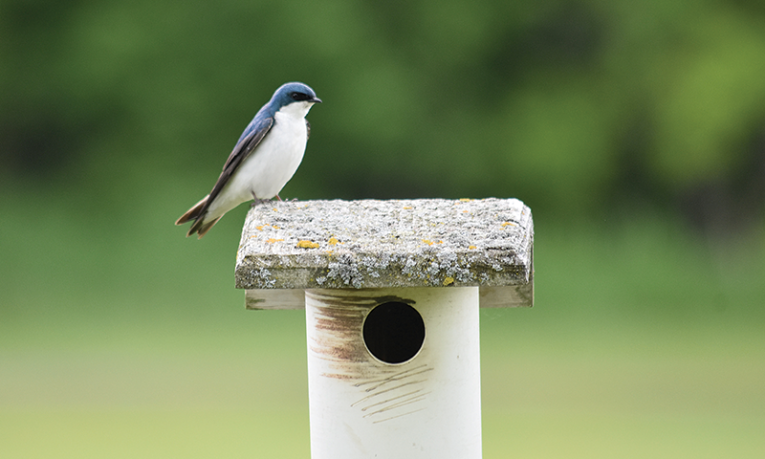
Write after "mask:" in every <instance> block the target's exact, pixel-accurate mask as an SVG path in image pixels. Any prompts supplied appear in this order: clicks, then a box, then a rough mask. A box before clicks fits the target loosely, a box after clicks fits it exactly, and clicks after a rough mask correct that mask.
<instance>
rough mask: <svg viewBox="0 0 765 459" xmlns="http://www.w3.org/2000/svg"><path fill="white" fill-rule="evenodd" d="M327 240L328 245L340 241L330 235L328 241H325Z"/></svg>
mask: <svg viewBox="0 0 765 459" xmlns="http://www.w3.org/2000/svg"><path fill="white" fill-rule="evenodd" d="M327 242H328V243H329V245H337V244H338V242H340V241H338V240H337V239H335V238H333V237H331V238H329V241H327Z"/></svg>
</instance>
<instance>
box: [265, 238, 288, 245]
mask: <svg viewBox="0 0 765 459" xmlns="http://www.w3.org/2000/svg"><path fill="white" fill-rule="evenodd" d="M283 240H284V239H274V238H271V239H269V240H267V241H266V242H268V243H269V244H273V243H274V242H280V241H283Z"/></svg>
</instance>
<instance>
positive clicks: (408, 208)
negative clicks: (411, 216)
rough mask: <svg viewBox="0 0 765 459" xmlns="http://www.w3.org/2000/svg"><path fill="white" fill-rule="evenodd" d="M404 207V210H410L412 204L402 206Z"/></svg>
mask: <svg viewBox="0 0 765 459" xmlns="http://www.w3.org/2000/svg"><path fill="white" fill-rule="evenodd" d="M404 209H406V210H412V206H404Z"/></svg>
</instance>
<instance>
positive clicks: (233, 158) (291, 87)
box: [175, 83, 321, 239]
mask: <svg viewBox="0 0 765 459" xmlns="http://www.w3.org/2000/svg"><path fill="white" fill-rule="evenodd" d="M318 102H321V99H319V98H318V97H316V93H315V92H314V91H313V89H311V88H310V87H308V86H307V85H305V84H303V83H286V84H284V85H282V86H281V87H279V89H277V90H276V92H274V95H273V97H271V100H270V101H268V103H267V104H266V105H264V106H263V107H262V108H261V109H260V110H259V111H258V113H257V114H256V115H255V118H253V119H252V121H251V122H250V124H249V125H248V126H247V129H245V130H244V132H243V133H242V136H241V137H239V141H237V143H236V146H235V147H234V150H233V151H232V152H231V154H230V155H229V157H228V160H226V164H224V165H223V172H221V174H220V177H218V181H217V182H215V186H214V187H213V189H212V191H211V192H210V194H208V195H207V196H205V197H204V198H202V200H201V201H199V202H198V203H196V204H195V205H194V207H192V208H191V209H189V210H188V211H186V213H185V214H183V215H181V218H179V219H178V221H176V222H175V224H176V225H182V224H184V223H186V222H189V221H191V220H193V221H194V223H193V224H192V225H191V229H189V232H188V233H187V234H186V237H188V236H191V235H192V234H194V233H197V234H199V239H201V238H202V236H204V235H205V233H207V232H208V231H209V230H210V228H212V226H213V225H214V224H215V223H217V222H218V220H220V218H221V217H223V214H225V213H226V212H228V211H229V210H231V209H233V208H234V207H236V206H238V205H239V204H241V203H243V202H247V201H249V200H250V199H254V200H255V203H256V204H257V203H260V202H263V201H267V200H269V199H271V198H273V197H274V196H276V197H277V198H278V199H279V200H281V198H280V197H279V192H280V191H281V189H282V188H284V185H286V184H287V182H289V180H290V179H291V178H292V176H293V175H294V174H295V171H296V170H297V168H298V166H299V165H300V161H302V160H303V153H304V152H305V145H306V142H307V141H308V136H309V135H310V133H311V125H310V123H308V120H306V119H305V116H306V115H307V114H308V111H309V110H310V109H311V107H312V106H313V104H315V103H318Z"/></svg>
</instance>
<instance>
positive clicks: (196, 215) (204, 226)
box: [175, 195, 221, 239]
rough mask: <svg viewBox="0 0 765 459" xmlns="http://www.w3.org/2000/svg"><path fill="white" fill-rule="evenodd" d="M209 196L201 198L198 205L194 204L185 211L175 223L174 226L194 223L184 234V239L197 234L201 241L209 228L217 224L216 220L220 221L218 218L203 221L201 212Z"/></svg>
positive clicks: (203, 214) (203, 215)
mask: <svg viewBox="0 0 765 459" xmlns="http://www.w3.org/2000/svg"><path fill="white" fill-rule="evenodd" d="M209 197H210V196H209V195H207V196H205V197H204V198H202V199H201V200H200V201H199V202H198V203H196V204H194V206H193V207H192V208H191V209H189V210H187V211H186V213H185V214H183V215H181V217H180V218H179V219H178V220H176V221H175V224H176V225H183V224H184V223H187V222H190V221H192V220H193V221H194V223H193V224H192V225H191V228H189V232H188V233H186V237H189V236H191V235H192V234H194V233H198V234H199V239H202V236H204V235H205V234H206V233H207V232H208V231H210V228H212V227H213V225H215V224H216V223H218V220H220V218H221V217H218V218H216V219H213V220H205V218H204V217H205V214H206V212H204V213H203V210H204V208H205V206H206V205H207V199H208V198H209Z"/></svg>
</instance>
